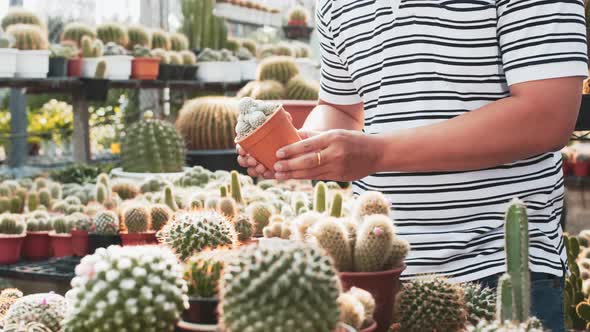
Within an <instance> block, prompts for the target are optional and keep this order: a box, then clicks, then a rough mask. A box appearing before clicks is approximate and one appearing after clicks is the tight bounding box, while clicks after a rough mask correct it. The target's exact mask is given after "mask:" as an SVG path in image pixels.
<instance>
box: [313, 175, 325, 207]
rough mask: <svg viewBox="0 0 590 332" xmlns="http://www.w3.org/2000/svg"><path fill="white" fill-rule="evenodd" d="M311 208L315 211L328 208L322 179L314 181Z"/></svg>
mask: <svg viewBox="0 0 590 332" xmlns="http://www.w3.org/2000/svg"><path fill="white" fill-rule="evenodd" d="M313 197H314V199H313V209H314V210H315V211H316V212H319V213H323V212H325V211H326V209H327V208H328V197H327V189H326V184H325V183H324V182H322V181H319V182H318V183H316V185H315V187H314V191H313Z"/></svg>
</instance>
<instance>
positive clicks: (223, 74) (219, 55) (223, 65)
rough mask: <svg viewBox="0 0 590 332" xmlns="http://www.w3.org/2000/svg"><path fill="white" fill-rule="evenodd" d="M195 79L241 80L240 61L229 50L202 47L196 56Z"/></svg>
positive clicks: (206, 80) (235, 81) (220, 81)
mask: <svg viewBox="0 0 590 332" xmlns="http://www.w3.org/2000/svg"><path fill="white" fill-rule="evenodd" d="M197 62H198V63H199V71H198V72H197V79H198V80H199V81H201V82H205V83H237V82H241V81H242V72H241V67H240V62H239V60H238V58H236V57H235V56H234V55H233V54H232V53H231V51H229V50H221V51H215V50H212V49H209V48H206V49H204V50H203V51H202V52H201V53H200V54H199V56H198V57H197Z"/></svg>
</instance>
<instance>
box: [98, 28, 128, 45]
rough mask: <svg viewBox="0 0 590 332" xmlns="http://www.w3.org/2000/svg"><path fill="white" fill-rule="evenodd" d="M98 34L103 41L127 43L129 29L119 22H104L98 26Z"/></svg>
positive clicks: (119, 43)
mask: <svg viewBox="0 0 590 332" xmlns="http://www.w3.org/2000/svg"><path fill="white" fill-rule="evenodd" d="M96 35H97V36H98V39H100V40H102V41H103V43H114V44H118V45H127V43H128V42H129V37H128V36H127V29H126V28H125V27H124V26H123V25H121V24H118V23H104V24H100V25H98V26H97V27H96Z"/></svg>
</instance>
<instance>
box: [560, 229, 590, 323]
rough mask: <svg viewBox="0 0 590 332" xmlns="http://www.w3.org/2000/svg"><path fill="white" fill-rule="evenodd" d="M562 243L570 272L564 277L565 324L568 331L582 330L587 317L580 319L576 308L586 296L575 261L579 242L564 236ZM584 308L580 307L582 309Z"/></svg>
mask: <svg viewBox="0 0 590 332" xmlns="http://www.w3.org/2000/svg"><path fill="white" fill-rule="evenodd" d="M564 242H565V247H566V252H567V260H568V267H569V270H570V274H569V276H566V279H565V286H564V293H563V302H564V311H565V324H566V326H567V327H568V328H570V329H576V330H582V329H585V328H587V327H590V325H588V321H589V320H590V319H588V317H586V318H584V317H581V316H580V315H579V313H578V310H577V307H578V305H579V304H581V303H583V302H584V300H585V298H586V294H584V291H583V281H582V276H581V271H580V267H579V266H578V264H577V263H576V262H577V259H578V257H579V256H580V242H579V240H578V238H576V237H573V236H567V235H566V236H564ZM584 307H585V306H582V308H584Z"/></svg>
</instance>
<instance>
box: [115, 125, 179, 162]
mask: <svg viewBox="0 0 590 332" xmlns="http://www.w3.org/2000/svg"><path fill="white" fill-rule="evenodd" d="M184 158H185V148H184V141H183V140H182V137H181V136H180V135H179V134H178V132H177V131H176V128H174V126H173V125H172V124H170V123H168V122H165V121H162V120H155V119H151V118H149V117H148V118H145V119H143V120H141V121H138V122H136V123H134V124H132V125H131V126H129V128H128V129H127V130H126V133H125V137H124V138H123V141H122V144H121V164H122V166H123V170H124V171H126V172H143V173H171V172H180V171H182V167H183V166H184Z"/></svg>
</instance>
